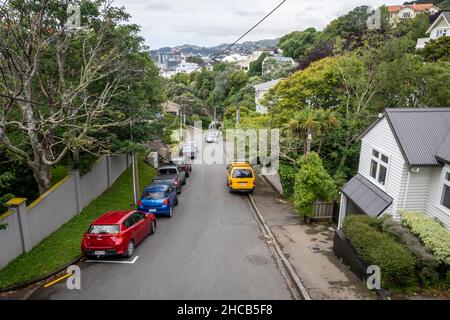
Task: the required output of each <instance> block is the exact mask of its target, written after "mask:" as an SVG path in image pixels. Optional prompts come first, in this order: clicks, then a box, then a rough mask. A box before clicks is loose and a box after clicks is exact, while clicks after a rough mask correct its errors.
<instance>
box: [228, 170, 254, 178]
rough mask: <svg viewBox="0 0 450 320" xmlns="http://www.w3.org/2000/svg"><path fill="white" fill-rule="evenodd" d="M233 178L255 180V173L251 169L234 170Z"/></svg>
mask: <svg viewBox="0 0 450 320" xmlns="http://www.w3.org/2000/svg"><path fill="white" fill-rule="evenodd" d="M233 178H253V173H252V170H250V169H234V170H233Z"/></svg>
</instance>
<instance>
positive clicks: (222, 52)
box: [194, 0, 287, 72]
mask: <svg viewBox="0 0 450 320" xmlns="http://www.w3.org/2000/svg"><path fill="white" fill-rule="evenodd" d="M286 1H287V0H283V1H281V2H280V3H279V4H278V5H277V6H276V7H275V8H273V9H272V11H270V12H269V13H268V14H266V15H265V16H264V17H263V18H262V19H261V20H259V21H258V22H257V23H256V24H255V25H254V26H253V27H251V28H250V29H248V30H247V31H246V32H245V33H244V34H243V35H241V36H240V37H239V38H238V39H237V40H236V41H234V42H233V43H232V44H230V45H228V46H227V47H226V48H225V49H223V50H222V51H220V52H219V53H217V54H216V55H214V56H213V57H212V58H211V59H209V60H208V61H207V62H204V63H202V64H201V65H200V66H199V67H198V68H197V69H195V71H194V72H196V71H197V70H199V69H200V68H202V67H204V66H205V65H207V64H208V63H210V62H211V61H214V59H216V58H217V57H219V56H221V55H222V54H224V53H225V52H227V51H228V50H229V49H231V48H232V47H233V46H234V45H236V43H238V42H239V41H241V40H242V39H243V38H244V37H245V36H246V35H247V34H249V33H250V32H252V31H253V30H254V29H255V28H256V27H257V26H259V25H260V24H261V23H262V22H263V21H264V20H266V19H267V18H268V17H269V16H270V15H272V13H274V12H275V11H277V10H278V8H280V7H281V6H282V5H283V4H284V3H285V2H286Z"/></svg>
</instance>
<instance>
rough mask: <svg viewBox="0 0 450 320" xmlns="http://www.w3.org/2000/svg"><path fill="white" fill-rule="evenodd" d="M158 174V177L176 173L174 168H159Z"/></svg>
mask: <svg viewBox="0 0 450 320" xmlns="http://www.w3.org/2000/svg"><path fill="white" fill-rule="evenodd" d="M158 173H159V174H160V175H165V174H176V173H177V169H175V168H161V169H159V170H158Z"/></svg>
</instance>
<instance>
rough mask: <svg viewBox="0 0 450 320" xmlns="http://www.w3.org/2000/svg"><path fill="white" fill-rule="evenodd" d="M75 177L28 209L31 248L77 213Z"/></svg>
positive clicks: (71, 177)
mask: <svg viewBox="0 0 450 320" xmlns="http://www.w3.org/2000/svg"><path fill="white" fill-rule="evenodd" d="M75 190H76V189H75V177H74V176H73V175H71V176H70V177H69V178H68V179H67V180H65V181H64V182H63V183H61V184H60V185H59V186H58V187H57V188H55V189H53V190H52V191H51V192H50V193H48V194H47V195H46V196H45V197H43V198H42V199H41V200H40V201H39V203H37V204H36V205H35V206H33V207H32V208H29V211H28V214H27V215H26V216H27V219H28V225H29V228H30V233H31V244H32V246H35V245H37V244H38V243H39V242H41V241H42V239H44V238H45V237H47V236H48V235H49V234H51V233H52V232H54V231H56V230H58V229H59V227H61V226H62V225H63V224H64V223H66V222H67V221H69V220H70V219H71V218H72V217H74V216H75V215H76V214H77V213H78V208H77V201H76V197H75Z"/></svg>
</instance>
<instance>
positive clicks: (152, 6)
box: [125, 1, 171, 11]
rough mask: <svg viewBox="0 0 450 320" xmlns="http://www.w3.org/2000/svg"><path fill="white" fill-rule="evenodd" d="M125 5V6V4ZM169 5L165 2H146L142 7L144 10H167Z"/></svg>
mask: <svg viewBox="0 0 450 320" xmlns="http://www.w3.org/2000/svg"><path fill="white" fill-rule="evenodd" d="M125 7H126V6H125ZM170 9H171V7H170V6H169V4H168V3H166V2H162V1H161V2H152V3H149V4H146V5H145V7H144V10H145V11H168V10H170Z"/></svg>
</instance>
